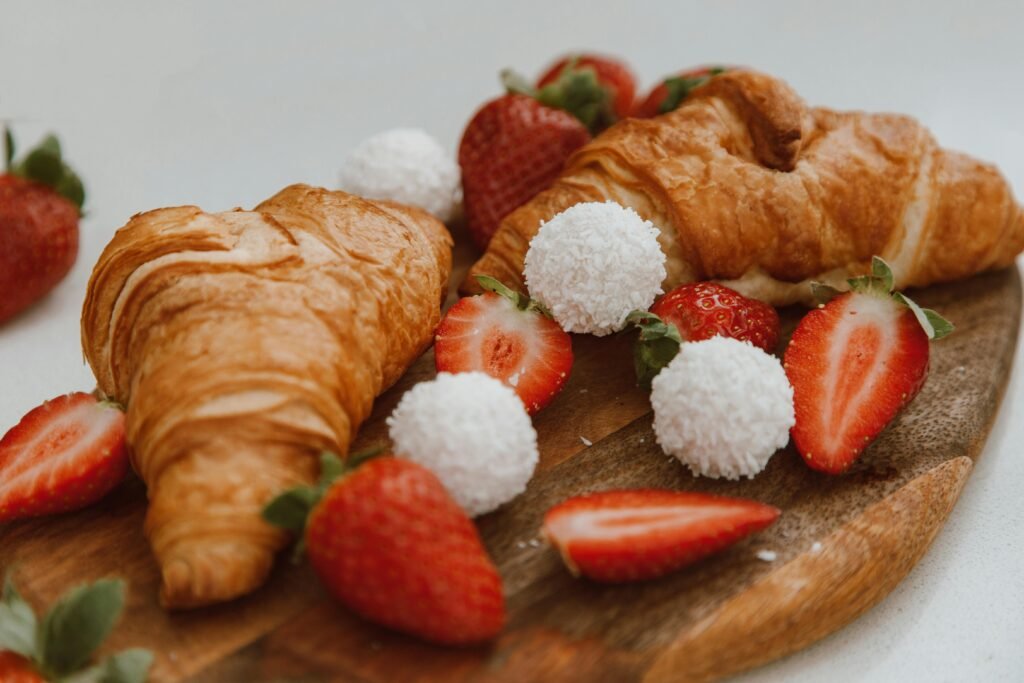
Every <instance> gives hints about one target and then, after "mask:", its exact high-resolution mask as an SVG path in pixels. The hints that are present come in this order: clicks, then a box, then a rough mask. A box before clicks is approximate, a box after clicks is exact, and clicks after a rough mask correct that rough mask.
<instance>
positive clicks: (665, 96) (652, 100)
mask: <svg viewBox="0 0 1024 683" xmlns="http://www.w3.org/2000/svg"><path fill="white" fill-rule="evenodd" d="M733 68H735V67H727V66H702V67H698V68H696V69H689V70H687V71H683V72H682V73H680V74H678V75H676V76H671V77H669V78H666V79H665V80H664V81H662V82H661V83H659V84H658V85H656V86H654V88H653V89H652V90H651V92H650V93H648V95H647V97H646V98H644V100H643V101H642V102H639V103H638V104H637V106H636V107H635V108H634V109H633V116H634V117H636V118H640V119H649V118H651V117H654V116H657V115H659V114H667V113H668V112H670V111H673V110H675V109H676V108H677V107H678V106H679V105H680V104H682V102H683V100H685V99H686V98H687V97H688V96H689V95H690V91H692V90H693V89H694V88H697V87H700V86H702V85H704V84H705V83H707V82H708V81H709V80H711V78H712V77H714V76H717V75H718V74H720V73H724V72H726V71H729V70H730V69H733Z"/></svg>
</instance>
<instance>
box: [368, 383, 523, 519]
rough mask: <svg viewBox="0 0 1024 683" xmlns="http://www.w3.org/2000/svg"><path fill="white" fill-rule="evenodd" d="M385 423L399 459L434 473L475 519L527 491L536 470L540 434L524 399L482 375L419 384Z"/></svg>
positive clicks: (407, 393) (408, 392) (406, 393)
mask: <svg viewBox="0 0 1024 683" xmlns="http://www.w3.org/2000/svg"><path fill="white" fill-rule="evenodd" d="M387 424H388V429H389V431H390V435H391V441H392V443H393V445H394V449H395V454H396V455H400V456H403V457H406V458H408V459H410V460H414V461H415V462H418V463H419V464H421V465H423V466H424V467H426V468H427V469H430V470H432V471H433V472H434V474H436V475H437V477H438V479H440V480H441V483H443V484H444V486H445V488H447V489H448V493H450V494H451V496H452V497H453V498H454V499H455V501H456V502H457V503H458V504H459V505H461V506H462V507H463V509H465V510H466V512H467V513H468V514H469V515H470V516H471V517H475V516H476V515H481V514H483V513H485V512H490V511H491V510H493V509H495V508H496V507H498V506H499V505H502V504H503V503H506V502H508V501H510V500H512V499H513V498H515V497H516V496H518V495H519V494H520V493H522V492H523V491H524V490H525V489H526V482H528V481H529V480H530V477H531V476H533V470H534V468H535V467H536V466H537V459H538V453H537V432H535V431H534V429H533V424H532V423H531V422H530V416H529V415H527V414H526V409H525V408H524V407H523V402H522V401H521V400H520V399H519V397H518V396H516V394H515V392H514V391H512V389H510V388H509V387H507V386H505V385H504V384H502V383H501V382H500V381H498V380H496V379H494V378H493V377H489V376H488V375H485V374H483V373H482V372H463V373H459V374H450V373H446V372H442V373H440V374H439V375H438V376H437V379H435V380H433V381H430V382H420V383H419V384H417V385H416V386H414V387H413V388H412V389H410V390H409V391H407V392H405V395H403V396H402V400H401V401H399V402H398V406H397V407H396V408H395V411H394V412H393V413H391V416H390V417H389V418H388V420H387Z"/></svg>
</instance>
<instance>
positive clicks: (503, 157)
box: [459, 94, 590, 249]
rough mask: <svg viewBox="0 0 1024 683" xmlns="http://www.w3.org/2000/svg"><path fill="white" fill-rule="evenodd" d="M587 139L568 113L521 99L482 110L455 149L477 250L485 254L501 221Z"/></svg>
mask: <svg viewBox="0 0 1024 683" xmlns="http://www.w3.org/2000/svg"><path fill="white" fill-rule="evenodd" d="M589 139H590V134H589V133H588V132H587V129H586V128H585V127H584V126H583V124H582V123H580V122H579V121H578V120H577V119H576V118H575V117H574V116H573V115H572V114H570V113H568V112H565V111H562V110H559V109H554V108H552V107H547V106H544V105H543V104H541V103H540V102H538V101H537V100H535V99H534V98H532V97H528V96H526V95H516V94H510V95H504V96H502V97H499V98H497V99H495V100H491V101H490V102H488V103H487V104H486V105H484V107H483V108H482V109H481V110H480V111H478V112H477V113H476V114H475V115H474V116H473V118H472V119H471V120H470V122H469V124H468V125H467V126H466V130H465V132H464V133H463V134H462V142H461V144H460V145H459V166H460V167H461V169H462V191H463V202H464V206H465V214H466V224H467V226H468V228H469V231H470V234H471V235H472V236H473V240H474V241H475V242H476V244H477V246H479V247H480V248H481V249H485V248H486V247H487V244H488V242H490V240H491V236H492V235H493V234H494V232H495V231H496V230H497V229H498V224H499V223H501V221H502V219H503V218H505V216H507V215H508V214H509V213H511V212H512V211H513V210H514V209H516V208H517V207H519V206H520V205H522V204H525V203H526V202H527V201H529V200H530V199H532V198H533V196H534V195H536V194H537V193H538V192H540V191H541V190H544V189H545V188H547V187H548V186H549V185H551V183H552V182H554V180H555V178H557V177H558V174H559V173H561V171H562V167H563V166H564V165H565V160H566V159H568V158H569V155H570V154H572V153H573V151H575V150H576V149H578V148H579V147H581V146H583V145H584V144H585V143H586V142H587V141H588V140H589Z"/></svg>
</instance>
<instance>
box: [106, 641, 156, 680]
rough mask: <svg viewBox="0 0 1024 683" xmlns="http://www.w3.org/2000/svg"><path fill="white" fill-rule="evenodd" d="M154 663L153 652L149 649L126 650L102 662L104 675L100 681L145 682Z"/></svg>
mask: <svg viewBox="0 0 1024 683" xmlns="http://www.w3.org/2000/svg"><path fill="white" fill-rule="evenodd" d="M152 665H153V653H152V652H150V651H149V650H143V649H142V648H133V649H131V650H125V651H123V652H118V653H117V654H116V655H111V656H109V657H107V658H106V659H104V660H103V661H102V662H101V663H100V665H99V668H100V669H101V670H102V672H103V676H102V677H101V678H100V679H99V680H100V683H145V680H146V676H147V675H148V674H149V668H150V667H151V666H152Z"/></svg>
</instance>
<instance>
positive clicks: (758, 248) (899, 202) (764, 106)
mask: <svg viewBox="0 0 1024 683" xmlns="http://www.w3.org/2000/svg"><path fill="white" fill-rule="evenodd" d="M606 200H612V201H616V202H619V203H620V204H623V205H625V206H630V207H633V208H634V209H635V210H636V211H637V212H638V213H639V214H640V215H641V216H643V217H644V218H647V219H649V220H651V221H652V222H653V223H654V224H655V225H656V226H658V227H659V228H660V230H661V238H660V243H661V246H662V249H663V251H664V252H665V253H666V255H667V260H668V262H667V264H666V265H667V273H668V275H667V278H666V280H665V286H666V287H672V286H675V285H677V284H681V283H685V282H689V281H693V280H705V279H717V280H722V281H726V283H727V284H730V285H732V286H734V287H736V288H737V289H740V290H741V291H743V292H744V293H747V294H749V295H751V296H756V297H758V298H762V299H764V300H766V301H768V302H770V303H774V304H777V305H781V304H787V303H792V302H795V301H804V302H807V301H808V300H809V299H810V288H809V286H808V285H809V281H810V280H812V279H819V280H824V281H826V282H829V283H830V284H833V285H842V284H843V281H844V279H845V278H846V277H848V276H849V275H853V274H859V273H863V272H866V271H867V270H868V268H869V265H870V260H871V257H872V256H874V255H880V256H882V257H883V258H885V259H886V260H888V261H889V262H890V264H891V265H892V267H893V270H894V272H895V275H896V282H897V285H898V286H900V287H908V286H923V285H928V284H932V283H935V282H943V281H950V280H956V279H959V278H963V277H966V276H969V275H972V274H974V273H978V272H981V271H984V270H988V269H993V268H998V267H1003V266H1007V265H1009V264H1011V263H1012V262H1013V259H1014V257H1015V256H1016V255H1017V254H1018V253H1020V251H1021V250H1022V248H1024V212H1022V210H1021V207H1020V206H1018V204H1017V203H1016V202H1015V201H1014V198H1013V196H1012V193H1011V191H1010V188H1009V185H1008V184H1007V183H1006V181H1005V180H1004V179H1003V177H1002V176H1001V175H1000V173H999V172H998V170H996V169H995V168H994V167H993V166H991V165H988V164H985V163H982V162H979V161H976V160H974V159H971V158H970V157H967V156H965V155H962V154H958V153H956V152H950V151H946V150H943V149H942V148H940V147H939V146H938V145H937V144H936V142H935V139H934V138H933V137H932V135H931V134H930V133H929V132H928V131H927V129H925V128H924V127H923V126H921V125H920V124H918V123H917V122H916V121H914V120H913V119H911V118H909V117H906V116H900V115H896V114H868V113H863V112H848V113H843V112H835V111H831V110H828V109H820V108H808V107H807V106H806V105H805V104H804V103H803V101H802V100H801V99H800V98H799V97H798V96H797V95H796V93H794V92H793V91H792V89H790V88H789V86H787V85H786V84H785V83H783V82H782V81H780V80H778V79H775V78H772V77H770V76H767V75H764V74H760V73H756V72H753V71H735V72H730V73H727V74H724V75H722V76H719V77H717V78H714V79H712V80H711V81H710V82H709V83H708V84H707V85H706V86H704V87H702V88H699V89H698V90H696V91H695V92H694V93H693V94H692V96H691V97H690V98H689V99H688V100H687V102H686V103H685V104H684V105H683V106H682V107H680V108H679V109H677V110H675V111H674V112H671V113H669V114H665V115H663V116H659V117H656V118H654V119H646V120H643V119H628V120H626V121H623V122H621V123H619V124H617V125H616V126H613V127H612V128H611V129H609V130H608V131H606V132H605V133H603V134H602V135H600V136H598V137H597V138H595V139H594V140H593V141H592V142H591V143H589V144H588V145H586V146H584V147H583V148H581V149H580V150H579V151H578V152H577V153H576V154H575V155H574V156H573V157H572V158H571V159H570V160H569V162H568V164H567V166H566V169H565V171H564V172H563V174H562V175H561V177H560V178H559V179H558V180H557V181H556V182H555V184H554V185H553V186H552V187H551V188H549V189H548V190H546V191H544V192H542V193H541V194H539V195H538V196H537V197H535V198H534V199H533V200H531V201H530V202H528V203H526V204H525V205H524V206H522V207H520V208H519V209H517V210H516V211H514V212H513V213H512V214H510V215H509V216H508V217H506V219H505V220H504V222H503V223H502V225H501V226H500V227H499V229H498V232H497V233H496V234H495V236H494V238H493V240H492V242H491V244H490V245H489V247H488V249H487V253H486V254H485V255H484V256H483V258H481V259H480V261H479V262H478V263H477V264H476V265H475V266H474V267H473V269H472V270H471V271H470V277H469V278H467V280H466V283H465V284H464V285H463V287H464V289H465V290H466V291H476V290H477V287H476V284H475V278H474V277H473V276H475V275H480V274H487V275H491V276H494V277H497V278H498V279H500V280H502V281H504V282H506V283H507V284H510V285H513V286H517V287H519V288H522V287H523V281H522V265H523V259H524V257H525V253H526V250H527V248H528V246H529V241H530V239H532V237H533V235H535V234H536V232H537V230H538V229H539V227H540V224H541V223H542V222H544V221H546V220H549V219H550V218H552V217H553V216H554V215H555V214H557V213H559V212H560V211H563V210H565V209H566V208H568V207H570V206H572V205H573V204H576V203H578V202H583V201H606Z"/></svg>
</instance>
